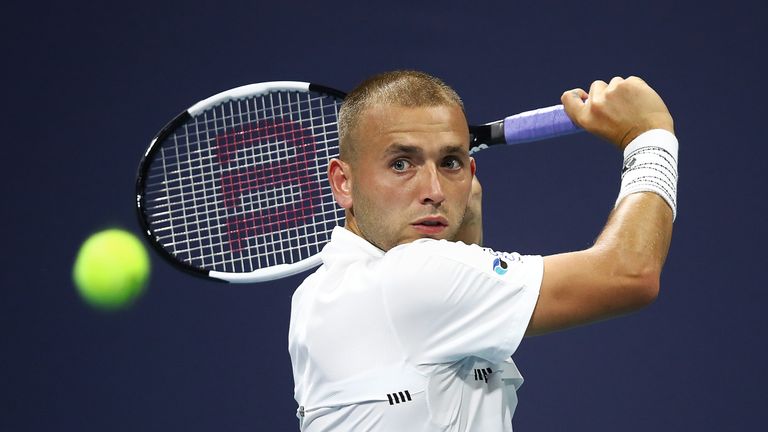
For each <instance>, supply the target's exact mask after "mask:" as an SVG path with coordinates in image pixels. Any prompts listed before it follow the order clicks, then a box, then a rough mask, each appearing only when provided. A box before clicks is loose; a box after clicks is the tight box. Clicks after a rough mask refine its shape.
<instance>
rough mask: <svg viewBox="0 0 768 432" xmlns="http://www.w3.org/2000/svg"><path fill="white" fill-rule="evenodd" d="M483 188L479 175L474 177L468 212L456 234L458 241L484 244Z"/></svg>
mask: <svg viewBox="0 0 768 432" xmlns="http://www.w3.org/2000/svg"><path fill="white" fill-rule="evenodd" d="M482 204H483V188H482V187H481V186H480V181H478V180H477V176H475V177H473V178H472V192H470V194H469V204H467V213H466V214H465V215H464V220H463V221H462V223H461V228H459V232H458V233H457V234H456V241H462V242H464V243H466V244H476V245H480V246H482V244H483V205H482Z"/></svg>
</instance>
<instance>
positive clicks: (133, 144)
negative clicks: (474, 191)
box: [0, 0, 768, 431]
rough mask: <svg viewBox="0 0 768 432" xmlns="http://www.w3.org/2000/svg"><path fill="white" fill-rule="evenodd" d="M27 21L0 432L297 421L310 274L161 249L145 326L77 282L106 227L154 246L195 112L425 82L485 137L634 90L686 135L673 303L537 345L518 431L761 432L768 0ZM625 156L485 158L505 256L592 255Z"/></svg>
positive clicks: (224, 11)
mask: <svg viewBox="0 0 768 432" xmlns="http://www.w3.org/2000/svg"><path fill="white" fill-rule="evenodd" d="M5 9H6V11H5V12H4V13H3V15H4V18H5V19H4V21H5V22H6V23H5V24H4V29H3V30H2V31H3V33H4V34H3V38H2V40H3V46H4V48H3V52H4V55H3V58H4V59H3V63H4V64H3V67H2V72H1V73H2V77H3V96H4V97H3V104H2V105H3V108H2V109H3V115H2V119H3V130H5V131H6V133H5V136H4V138H3V143H2V146H3V164H2V165H3V169H2V177H3V180H2V188H3V189H2V192H3V197H4V204H3V223H2V224H1V225H0V227H1V228H0V229H2V238H3V243H4V245H5V247H4V250H5V252H4V253H3V256H4V259H3V261H4V264H5V271H3V272H2V276H1V277H2V289H1V290H0V332H2V333H1V334H2V339H0V344H1V345H0V348H1V349H2V353H0V430H4V431H33V430H34V431H43V430H79V431H102V430H110V431H136V430H142V431H180V430H183V431H211V430H227V431H246V430H249V431H253V430H276V431H288V430H296V420H295V418H294V410H295V404H294V401H293V397H292V395H293V393H292V392H293V381H292V377H291V369H290V361H289V356H288V353H287V342H286V339H287V329H288V316H289V307H290V297H291V294H292V291H293V288H294V287H295V286H296V285H297V284H298V283H299V282H300V280H301V277H300V276H297V277H293V278H290V279H287V280H283V281H279V282H272V283H265V284H261V285H250V286H238V285H223V284H217V283H213V282H207V281H203V280H198V279H196V278H193V277H191V276H189V275H187V274H184V273H180V272H178V271H176V270H174V269H172V268H170V267H169V266H168V265H166V264H165V262H162V261H160V259H158V257H157V256H156V255H153V264H154V269H153V274H152V277H151V282H150V285H149V286H148V289H147V292H146V293H145V295H144V296H143V297H142V298H141V299H140V300H139V301H138V302H137V304H136V305H135V306H134V307H133V308H132V309H130V310H127V311H124V312H122V313H118V314H111V315H108V314H103V313H99V312H96V311H94V310H91V309H89V308H88V307H86V306H85V305H84V304H83V303H82V302H81V301H80V300H79V298H78V297H77V295H76V292H75V289H74V287H73V285H72V282H71V276H70V274H71V266H72V263H73V260H74V256H75V253H76V250H77V247H78V246H79V244H80V243H81V242H82V241H83V240H84V239H85V237H86V236H87V235H88V234H90V233H92V232H93V231H95V230H98V229H101V228H105V227H109V226H122V227H124V228H128V229H130V230H132V231H133V232H136V233H138V232H139V230H138V225H137V223H136V222H135V216H134V207H133V205H134V195H133V181H134V175H135V170H136V166H137V164H138V162H139V159H140V156H141V154H142V153H143V151H144V149H145V148H146V146H147V144H148V142H149V140H150V139H151V138H152V136H154V134H155V133H156V132H157V131H158V130H159V128H160V127H161V126H162V125H163V124H164V123H165V121H167V120H168V119H170V118H171V117H172V116H174V115H175V114H176V113H177V112H179V111H180V110H182V109H184V108H186V107H187V106H189V105H191V104H192V103H194V102H196V101H197V100H199V99H202V98H204V97H207V96H209V95H211V94H213V93H216V92H219V91H221V90H224V89H227V88H231V87H235V86H238V85H242V84H247V83H252V82H258V81H269V80H285V79H296V80H309V81H315V82H318V83H324V84H326V85H329V86H333V87H338V88H341V89H350V88H351V87H353V86H354V85H355V84H356V83H358V82H359V81H360V80H362V79H363V78H364V77H366V76H368V75H370V74H372V73H375V72H380V71H384V70H391V69H398V68H416V69H421V70H425V71H428V72H430V73H433V74H435V75H437V76H440V77H442V78H443V79H444V80H446V81H447V82H448V83H449V84H451V85H452V86H454V87H455V88H456V89H457V90H458V92H459V93H460V94H461V95H463V97H464V99H465V102H466V106H467V110H468V116H469V119H470V121H471V122H483V121H489V120H493V119H496V118H500V117H502V116H503V115H505V114H509V113H514V112H517V111H521V110H525V109H530V108H535V107H539V106H545V105H550V104H554V103H557V102H558V99H559V95H560V93H561V92H562V91H564V90H566V89H568V88H571V87H576V86H581V87H585V88H587V87H588V86H589V84H590V82H591V81H592V80H595V79H605V80H607V79H610V78H611V77H613V76H615V75H622V76H626V75H630V74H635V75H639V76H641V77H643V78H645V79H646V80H647V81H648V82H649V83H651V84H652V85H653V86H654V88H656V89H657V90H658V91H659V93H660V94H661V95H662V96H663V97H664V99H665V101H666V102H667V104H668V106H669V108H670V110H671V111H672V113H673V115H674V117H675V120H676V129H677V133H678V136H679V138H680V141H681V151H680V160H681V162H680V173H681V174H680V175H681V177H680V191H679V203H680V205H679V216H678V219H677V222H676V227H675V234H674V240H673V243H672V249H671V253H670V255H669V259H668V263H667V266H666V268H665V271H664V275H663V283H662V293H661V296H660V298H659V299H658V301H657V302H656V303H655V304H654V305H652V306H651V307H649V308H648V309H646V310H644V311H642V312H640V313H638V314H636V315H632V316H629V317H624V318H620V319H616V320H612V321H609V322H604V323H600V324H596V325H592V326H588V327H583V328H578V329H574V330H570V331H566V332H563V333H560V334H555V335H549V336H543V337H539V338H532V339H526V340H525V341H524V342H523V344H522V345H521V347H520V349H519V350H518V353H517V354H516V358H517V362H518V365H519V366H520V368H521V369H522V371H523V373H524V375H525V376H526V380H527V381H526V384H525V386H524V387H523V389H522V390H521V393H520V397H521V402H520V405H519V407H518V413H517V415H516V417H515V422H514V424H515V428H516V430H518V431H559V430H568V431H615V430H622V431H648V430H708V431H719V430H759V429H762V428H764V423H765V408H764V405H765V402H766V398H765V396H764V392H765V389H766V388H768V382H767V381H768V380H766V376H765V372H764V371H765V365H766V361H768V358H767V356H766V353H765V341H766V331H765V330H766V324H767V321H768V320H767V319H766V317H765V314H764V310H765V303H766V300H768V294H766V284H765V280H764V277H763V273H764V271H765V264H766V254H765V252H764V250H765V248H764V247H763V246H762V244H763V243H764V242H765V240H766V224H765V214H766V211H767V210H768V209H767V208H766V207H767V206H766V194H765V185H766V184H767V183H768V182H767V181H766V180H767V179H766V174H765V162H764V161H765V159H766V150H765V145H766V143H765V138H764V136H765V134H764V132H763V130H764V129H765V128H764V122H765V119H766V114H767V113H766V111H767V110H766V107H765V103H764V100H765V94H766V86H765V75H766V72H767V71H766V60H765V48H764V46H763V45H761V42H760V41H762V40H764V39H765V37H766V36H768V34H766V33H768V32H767V31H766V22H768V14H767V13H766V12H767V7H766V6H765V3H764V2H761V1H758V0H754V1H742V0H734V1H729V2H721V3H717V4H712V3H700V2H694V1H683V2H674V1H670V0H651V1H645V2H629V1H626V2H619V1H612V2H607V1H605V2H603V1H596V0H588V1H562V2H546V1H541V2H515V1H496V2H482V1H475V2H458V1H441V2H437V1H435V2H420V1H415V0H414V1H408V2H400V1H389V2H374V3H366V2H350V3H349V4H337V3H335V2H277V3H267V2H256V1H252V2H240V3H228V2H224V1H220V2H195V1H192V2H190V1H187V2H161V1H158V2H156V3H154V4H150V3H136V2H122V3H119V2H116V3H112V4H107V3H98V2H93V3H87V2H78V1H74V2H55V3H54V2H48V4H45V3H43V4H38V3H34V2H26V3H10V4H8V3H6V5H5ZM620 162H621V156H620V155H619V153H618V152H617V151H615V150H613V148H612V147H611V146H610V145H608V144H606V143H605V142H602V141H600V140H598V139H596V138H592V137H589V136H578V137H570V138H563V139H557V140H553V141H551V142H547V143H541V144H537V145H526V146H520V147H517V148H505V149H500V150H498V151H488V152H486V153H484V154H480V155H479V156H478V164H479V176H480V178H481V179H482V180H483V182H484V186H485V192H486V193H485V197H486V200H485V215H486V219H485V220H486V231H485V237H486V240H487V244H488V245H489V246H491V247H494V248H499V249H506V250H516V251H520V252H524V253H540V254H550V253H556V252H562V251H567V250H574V249H579V248H584V247H587V246H588V245H589V244H590V243H591V242H592V240H593V239H594V238H595V237H596V235H597V233H598V232H599V229H600V228H601V226H602V224H603V222H604V220H605V217H606V215H607V214H608V212H609V210H610V208H611V206H612V203H613V200H614V198H615V196H616V194H617V192H618V184H619V181H618V176H619V168H620Z"/></svg>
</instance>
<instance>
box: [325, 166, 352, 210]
mask: <svg viewBox="0 0 768 432" xmlns="http://www.w3.org/2000/svg"><path fill="white" fill-rule="evenodd" d="M351 174H352V169H351V167H350V166H349V164H348V163H346V162H344V161H342V160H340V159H335V158H334V159H331V161H330V162H328V181H329V182H330V183H331V190H333V197H334V198H335V199H336V202H337V203H339V205H340V206H342V207H343V208H344V209H346V210H349V209H350V208H351V207H352V179H351Z"/></svg>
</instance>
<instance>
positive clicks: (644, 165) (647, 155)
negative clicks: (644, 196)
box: [616, 129, 678, 219]
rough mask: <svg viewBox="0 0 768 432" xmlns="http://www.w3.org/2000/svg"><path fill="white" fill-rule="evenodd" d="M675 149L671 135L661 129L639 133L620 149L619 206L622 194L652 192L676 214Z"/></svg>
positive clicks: (674, 141) (675, 144)
mask: <svg viewBox="0 0 768 432" xmlns="http://www.w3.org/2000/svg"><path fill="white" fill-rule="evenodd" d="M677 150H678V143H677V138H676V137H675V135H674V134H673V133H671V132H669V131H666V130H664V129H653V130H649V131H647V132H643V133H642V134H640V135H639V136H638V137H637V138H635V139H634V140H632V142H631V143H629V145H628V146H627V147H626V148H625V149H624V165H623V167H622V169H621V190H620V191H619V197H618V198H617V199H616V205H617V206H618V205H619V201H621V200H622V199H623V198H624V197H625V196H627V195H629V194H633V193H637V192H653V193H655V194H657V195H659V196H660V197H662V198H664V201H666V202H667V204H669V207H670V208H671V209H672V216H673V219H674V218H675V217H677Z"/></svg>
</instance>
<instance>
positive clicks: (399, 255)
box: [382, 239, 541, 277]
mask: <svg viewBox="0 0 768 432" xmlns="http://www.w3.org/2000/svg"><path fill="white" fill-rule="evenodd" d="M540 261H541V257H538V256H524V255H520V254H519V253H516V252H501V251H496V250H493V249H490V248H486V247H480V246H477V245H467V244H464V243H462V242H450V241H447V240H431V239H423V240H417V241H415V242H412V243H408V244H404V245H400V246H397V247H395V248H393V249H391V250H390V251H389V252H387V253H386V254H385V255H384V257H383V259H382V264H383V266H384V267H385V268H388V269H389V270H393V271H394V270H399V272H398V273H403V272H407V271H408V270H419V273H421V270H429V269H430V267H427V268H425V267H424V266H425V265H427V264H430V265H437V266H442V265H450V266H453V267H455V269H456V270H463V271H467V272H473V273H478V274H486V275H487V276H489V277H501V276H504V275H506V274H507V273H508V272H509V271H510V270H513V269H517V270H520V269H521V268H522V267H525V266H527V265H539V264H540Z"/></svg>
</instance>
